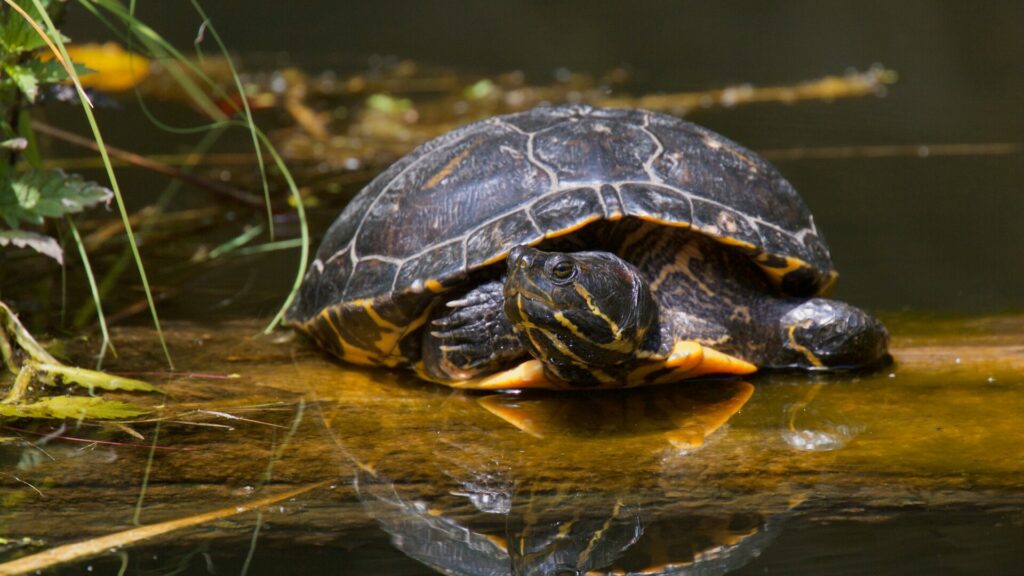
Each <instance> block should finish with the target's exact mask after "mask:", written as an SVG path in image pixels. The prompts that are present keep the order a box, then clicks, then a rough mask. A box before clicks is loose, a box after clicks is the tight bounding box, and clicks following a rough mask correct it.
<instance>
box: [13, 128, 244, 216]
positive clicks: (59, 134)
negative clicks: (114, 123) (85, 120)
mask: <svg viewBox="0 0 1024 576" xmlns="http://www.w3.org/2000/svg"><path fill="white" fill-rule="evenodd" d="M32 128H33V129H35V130H36V131H37V132H41V133H43V134H46V135H48V136H51V137H53V138H56V139H58V140H62V141H64V142H67V143H68V144H74V145H75V146H81V147H82V148H87V149H89V150H92V151H94V152H98V151H99V147H98V146H96V143H95V142H93V141H92V140H90V139H88V138H83V137H82V136H79V135H78V134H74V133H72V132H67V131H65V130H61V129H60V128H56V127H54V126H50V125H49V124H46V123H43V122H39V121H38V120H35V121H33V122H32ZM107 152H108V153H109V154H110V155H111V156H113V157H114V158H118V159H119V160H122V161H124V162H127V163H128V164H131V165H133V166H138V167H139V168H145V169H147V170H151V171H153V172H156V173H158V174H163V175H164V176H169V177H171V178H176V179H178V180H182V181H184V182H188V183H189V184H192V185H193V186H196V187H197V188H202V189H203V190H207V191H209V192H213V193H214V194H219V195H221V196H224V197H225V198H230V199H231V200H234V201H236V202H239V203H241V204H245V205H246V206H251V207H254V208H260V209H262V208H263V207H264V203H263V198H261V197H259V196H256V195H254V194H250V193H248V192H246V191H244V190H239V189H238V188H235V187H233V186H228V185H226V184H221V183H220V182H215V181H213V180H207V179H206V178H201V177H199V176H196V175H195V174H189V173H188V172H183V171H181V170H178V169H177V168H173V167H171V166H168V165H167V164H163V163H160V162H157V161H155V160H152V159H150V158H146V157H145V156H142V155H140V154H136V153H134V152H129V151H127V150H124V149H121V148H116V147H114V146H109V145H108V146H107Z"/></svg>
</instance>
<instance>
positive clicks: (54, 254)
mask: <svg viewBox="0 0 1024 576" xmlns="http://www.w3.org/2000/svg"><path fill="white" fill-rule="evenodd" d="M7 245H13V246H16V247H18V248H31V249H33V250H35V251H36V252H39V253H40V254H43V255H45V256H49V257H50V258H53V259H54V260H56V261H57V262H58V263H60V264H64V252H63V251H62V250H61V249H60V244H58V243H57V241H56V240H54V239H53V238H50V237H49V236H44V235H43V234H37V233H35V232H29V231H28V230H0V246H7Z"/></svg>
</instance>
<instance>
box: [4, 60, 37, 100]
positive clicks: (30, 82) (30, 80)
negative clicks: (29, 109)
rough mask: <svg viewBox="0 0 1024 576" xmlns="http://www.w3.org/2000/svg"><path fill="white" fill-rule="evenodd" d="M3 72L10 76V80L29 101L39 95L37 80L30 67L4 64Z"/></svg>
mask: <svg viewBox="0 0 1024 576" xmlns="http://www.w3.org/2000/svg"><path fill="white" fill-rule="evenodd" d="M4 72H6V73H7V75H8V76H10V77H11V81H13V82H14V85H15V86H17V87H18V90H21V93H22V94H24V95H25V98H26V99H28V101H29V102H35V101H36V97H37V96H39V80H38V79H37V78H36V75H35V73H33V72H32V70H31V69H29V68H26V67H25V66H17V65H11V66H5V67H4Z"/></svg>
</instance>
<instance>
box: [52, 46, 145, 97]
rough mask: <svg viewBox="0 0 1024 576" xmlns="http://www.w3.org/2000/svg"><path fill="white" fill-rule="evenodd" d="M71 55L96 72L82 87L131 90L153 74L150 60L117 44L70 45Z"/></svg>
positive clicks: (105, 90) (72, 58) (83, 81)
mask: <svg viewBox="0 0 1024 576" xmlns="http://www.w3.org/2000/svg"><path fill="white" fill-rule="evenodd" d="M68 55H69V56H71V60H73V61H74V62H76V63H78V64H84V65H85V66H86V67H87V68H89V69H90V70H94V72H93V73H91V74H86V75H84V76H82V85H83V86H86V87H88V88H95V89H97V90H100V91H103V92H122V91H124V90H129V89H131V88H132V87H134V86H136V85H137V84H139V83H140V82H142V80H144V79H145V78H146V76H147V75H148V74H149V59H148V58H146V57H145V56H141V55H139V54H134V53H132V52H128V51H126V50H125V49H124V48H121V46H119V45H118V44H115V43H113V42H107V43H105V44H81V45H77V46H68Z"/></svg>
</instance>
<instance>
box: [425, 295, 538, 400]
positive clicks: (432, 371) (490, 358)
mask: <svg viewBox="0 0 1024 576" xmlns="http://www.w3.org/2000/svg"><path fill="white" fill-rule="evenodd" d="M503 288H504V285H503V284H502V283H501V282H488V283H486V284H483V285H481V286H479V287H477V288H475V289H473V290H472V291H470V292H468V293H467V294H465V295H464V296H462V297H461V298H459V299H458V300H452V301H450V302H448V303H447V305H446V308H447V310H442V314H443V315H442V316H439V317H437V318H434V319H433V320H432V321H431V322H430V326H429V327H428V329H427V331H426V334H425V335H424V339H423V347H422V350H423V361H424V362H423V370H424V371H425V373H426V374H428V375H429V376H430V379H432V380H437V381H441V382H444V383H453V381H465V380H467V379H473V378H476V377H478V376H479V375H481V374H486V373H488V372H495V371H498V370H501V369H503V368H505V367H507V366H508V365H509V364H510V363H511V362H513V361H514V360H516V359H518V358H519V357H521V356H522V355H523V354H524V352H525V351H524V349H523V346H522V344H521V343H520V341H519V338H518V337H516V335H515V333H514V332H513V329H512V324H511V323H510V322H509V320H508V317H506V316H505V311H504V309H503V305H504V296H503V294H502V290H503ZM453 385H454V384H453Z"/></svg>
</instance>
